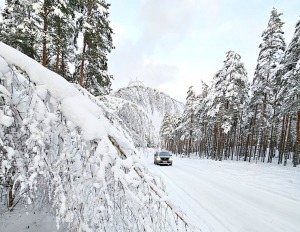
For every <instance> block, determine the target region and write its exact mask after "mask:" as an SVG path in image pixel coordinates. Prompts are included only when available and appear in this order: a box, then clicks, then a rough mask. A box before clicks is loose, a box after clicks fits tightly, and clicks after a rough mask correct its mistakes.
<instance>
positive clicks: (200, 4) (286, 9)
mask: <svg viewBox="0 0 300 232" xmlns="http://www.w3.org/2000/svg"><path fill="white" fill-rule="evenodd" d="M107 1H108V0H107ZM108 2H110V3H111V7H110V10H109V12H110V20H111V26H112V28H113V29H114V32H115V35H114V37H113V38H114V44H115V46H116V49H115V50H113V51H112V53H111V54H110V55H109V63H108V65H109V71H110V72H111V73H112V74H113V75H114V78H115V80H114V81H113V88H114V89H116V88H120V87H124V86H126V85H128V83H129V82H130V81H131V80H132V81H134V80H136V79H138V80H139V81H142V82H143V83H144V84H145V85H147V86H150V87H154V88H158V89H160V90H162V91H164V92H166V93H168V94H169V95H170V96H171V97H173V98H175V99H178V100H180V101H183V102H184V101H185V97H186V92H187V90H188V87H189V86H191V85H193V86H194V87H195V90H196V91H197V92H199V90H200V89H201V85H200V83H201V79H202V80H204V81H205V82H206V83H209V82H210V80H211V79H212V76H213V75H214V73H216V72H217V71H218V70H219V69H220V68H221V67H222V64H223V60H224V59H225V53H226V52H227V51H229V50H234V51H235V52H237V53H239V54H240V55H241V56H242V61H243V62H244V63H245V67H246V69H247V71H248V74H249V79H252V76H253V73H254V69H255V66H256V60H257V57H258V52H259V49H258V46H259V44H260V43H261V34H262V32H263V30H264V29H265V28H266V26H267V23H268V20H269V16H270V12H271V10H272V7H275V8H276V9H277V10H278V12H281V13H283V16H281V19H282V21H283V22H285V25H284V28H283V30H284V32H285V38H286V42H287V43H289V42H290V40H291V38H292V35H293V33H294V29H295V24H296V22H297V20H299V19H300V18H299V16H300V1H299V0H288V1H287V0H280V1H279V0H277V1H271V0H247V1H245V0H244V1H241V0H127V1H124V0H111V1H108Z"/></svg>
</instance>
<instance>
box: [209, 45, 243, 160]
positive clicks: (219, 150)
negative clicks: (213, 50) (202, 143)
mask: <svg viewBox="0 0 300 232" xmlns="http://www.w3.org/2000/svg"><path fill="white" fill-rule="evenodd" d="M247 81H248V78H247V71H246V69H245V67H244V64H243V63H242V62H241V56H240V55H239V54H237V53H235V52H233V51H229V52H227V53H226V59H225V61H224V65H223V67H222V69H221V70H219V71H218V73H217V74H216V75H215V76H214V80H213V85H212V90H211V92H210V93H209V95H208V96H207V98H208V100H207V104H208V105H207V107H208V110H207V114H208V116H210V117H211V120H212V123H211V125H213V127H214V129H213V131H214V146H213V147H214V149H213V151H214V153H216V157H215V158H216V159H219V160H222V158H223V155H225V158H228V154H229V153H228V152H226V151H228V150H229V149H231V151H232V154H233V152H234V149H235V144H236V142H237V141H236V139H237V132H236V130H237V128H238V125H239V124H240V118H241V114H242V112H243V102H244V101H245V99H246V97H247ZM229 144H230V147H229ZM224 152H225V153H224ZM223 153H224V154H223ZM237 154H238V153H237Z"/></svg>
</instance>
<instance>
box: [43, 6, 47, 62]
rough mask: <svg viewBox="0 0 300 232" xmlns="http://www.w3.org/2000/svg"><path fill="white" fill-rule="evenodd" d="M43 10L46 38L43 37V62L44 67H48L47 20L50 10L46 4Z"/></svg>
mask: <svg viewBox="0 0 300 232" xmlns="http://www.w3.org/2000/svg"><path fill="white" fill-rule="evenodd" d="M43 10H44V29H43V30H44V31H43V32H44V37H43V60H42V65H43V66H45V67H46V66H47V33H48V19H47V16H48V10H47V7H46V5H45V3H44V7H43Z"/></svg>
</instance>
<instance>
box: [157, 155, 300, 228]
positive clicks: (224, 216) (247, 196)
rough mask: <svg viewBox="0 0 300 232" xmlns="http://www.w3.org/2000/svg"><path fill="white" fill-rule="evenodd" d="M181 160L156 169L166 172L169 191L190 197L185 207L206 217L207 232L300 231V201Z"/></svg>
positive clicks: (200, 216) (195, 216)
mask: <svg viewBox="0 0 300 232" xmlns="http://www.w3.org/2000/svg"><path fill="white" fill-rule="evenodd" d="M178 161H179V160H177V164H178V165H180V166H179V167H178V166H177V167H176V166H173V167H168V168H163V167H160V168H158V167H156V168H155V170H156V171H157V172H159V173H161V174H162V176H163V179H165V182H166V184H167V190H168V189H169V188H170V186H171V187H172V191H177V193H180V194H181V195H183V198H184V199H186V200H185V201H181V202H185V204H186V205H188V207H186V206H184V207H183V206H181V207H182V208H183V209H186V208H192V209H193V210H192V213H193V214H194V215H192V217H193V218H197V217H198V218H200V219H201V218H202V221H204V220H205V223H204V224H206V225H207V229H206V230H204V231H216V232H219V231H222V232H224V231H230V232H233V231H241V232H242V231H251V232H252V231H261V232H265V231H272V232H275V231H278V232H279V231H280V232H283V231H286V232H294V231H295V232H296V231H298V230H297V229H299V222H300V218H299V213H296V209H297V208H298V209H299V208H300V204H299V201H297V200H295V199H294V200H293V199H289V198H288V197H286V196H283V195H280V194H277V193H273V192H270V191H266V190H262V189H261V188H259V187H255V186H249V185H248V184H245V183H242V181H238V180H236V181H234V180H233V178H228V177H230V175H229V176H228V175H227V176H226V175H225V176H226V178H225V176H221V173H214V172H213V171H211V170H209V169H207V167H206V169H202V170H201V169H199V167H198V166H197V167H193V166H192V165H187V164H185V163H184V162H180V163H179V162H178ZM212 167H213V164H212ZM191 169H192V170H193V171H191ZM231 175H232V174H231ZM170 183H171V184H170ZM171 195H172V194H171ZM188 198H189V199H188ZM277 201H278V202H277ZM280 202H281V203H282V202H283V203H284V204H282V205H281V204H280ZM277 203H279V204H277ZM286 205H288V206H286ZM292 205H294V207H293V206H292ZM290 209H294V210H291V211H290ZM185 211H188V210H185ZM274 211H275V213H274ZM189 213H190V212H189ZM188 216H189V217H191V215H189V214H188ZM297 220H298V223H297ZM278 221H280V222H281V223H278ZM274 222H275V224H276V225H274ZM202 224H203V222H202Z"/></svg>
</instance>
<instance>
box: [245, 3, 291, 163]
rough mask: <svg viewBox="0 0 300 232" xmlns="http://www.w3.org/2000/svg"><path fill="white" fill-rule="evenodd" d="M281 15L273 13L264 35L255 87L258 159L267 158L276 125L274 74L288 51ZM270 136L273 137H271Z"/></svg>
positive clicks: (253, 103)
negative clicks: (268, 145)
mask: <svg viewBox="0 0 300 232" xmlns="http://www.w3.org/2000/svg"><path fill="white" fill-rule="evenodd" d="M281 15H282V14H281V13H278V12H277V10H276V9H275V8H273V9H272V11H271V15H270V19H269V22H268V26H267V28H266V30H264V32H263V33H262V40H263V42H262V43H261V44H260V46H259V48H260V52H259V56H258V59H257V66H256V70H255V74H254V79H253V84H252V95H253V97H252V99H251V103H250V105H251V107H252V111H255V112H256V113H255V116H256V117H257V118H256V119H253V122H255V123H254V124H253V127H255V131H256V132H257V133H256V135H257V136H256V147H255V151H256V152H255V157H256V158H259V157H263V159H264V157H265V155H266V154H265V152H266V148H267V142H266V141H267V140H268V139H269V137H270V136H272V132H273V127H272V129H271V128H270V125H273V124H274V123H275V121H274V117H275V114H276V101H277V92H278V86H277V84H276V78H275V73H276V70H277V67H278V65H279V63H280V61H281V59H282V56H283V53H284V50H285V47H286V45H285V41H284V38H283V31H282V26H283V24H284V23H283V22H282V21H281V19H280V16H281ZM270 134H271V135H270Z"/></svg>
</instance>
